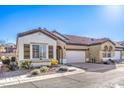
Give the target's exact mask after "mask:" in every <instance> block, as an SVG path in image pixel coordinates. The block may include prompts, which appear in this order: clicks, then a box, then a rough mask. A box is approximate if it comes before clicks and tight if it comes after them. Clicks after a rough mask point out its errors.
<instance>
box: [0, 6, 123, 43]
mask: <svg viewBox="0 0 124 93" xmlns="http://www.w3.org/2000/svg"><path fill="white" fill-rule="evenodd" d="M123 24H124V6H53V5H52V6H47V5H46V6H2V5H1V6H0V31H1V33H0V40H6V41H8V42H15V41H16V35H17V33H19V32H24V31H27V30H31V29H35V28H38V27H41V28H47V29H48V30H50V31H52V30H56V31H58V32H60V33H62V34H73V35H80V36H86V37H94V38H103V37H107V38H110V39H112V40H114V41H122V40H124V25H123Z"/></svg>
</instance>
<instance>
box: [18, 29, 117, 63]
mask: <svg viewBox="0 0 124 93" xmlns="http://www.w3.org/2000/svg"><path fill="white" fill-rule="evenodd" d="M115 48H116V45H115V43H114V42H112V41H111V40H110V39H108V38H102V39H94V38H87V37H81V36H75V35H62V34H60V33H58V32H56V31H53V32H50V31H48V30H46V29H41V28H39V29H34V30H31V31H27V32H23V33H19V34H18V36H17V59H18V61H19V62H20V61H23V60H26V59H30V60H32V62H34V63H35V62H36V63H42V62H45V61H46V60H49V59H52V58H54V59H58V60H59V62H60V63H84V62H94V63H101V62H102V61H106V60H108V59H113V58H114V55H115Z"/></svg>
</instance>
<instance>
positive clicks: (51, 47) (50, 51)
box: [48, 45, 53, 59]
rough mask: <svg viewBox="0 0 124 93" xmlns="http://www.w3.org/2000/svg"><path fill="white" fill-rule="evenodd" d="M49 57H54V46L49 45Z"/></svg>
mask: <svg viewBox="0 0 124 93" xmlns="http://www.w3.org/2000/svg"><path fill="white" fill-rule="evenodd" d="M48 54H49V58H50V59H52V58H53V46H51V45H50V46H49V53H48Z"/></svg>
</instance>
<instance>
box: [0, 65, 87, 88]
mask: <svg viewBox="0 0 124 93" xmlns="http://www.w3.org/2000/svg"><path fill="white" fill-rule="evenodd" d="M71 68H72V67H71ZM73 69H75V71H72V72H64V73H56V74H50V75H43V76H34V77H27V75H21V76H16V77H11V78H6V79H1V80H0V87H2V86H7V85H15V84H21V83H25V82H33V81H39V80H45V79H51V78H56V77H62V76H67V75H73V74H79V73H84V72H85V71H84V70H82V69H79V68H76V67H73Z"/></svg>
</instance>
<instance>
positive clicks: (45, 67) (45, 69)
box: [40, 66, 49, 73]
mask: <svg viewBox="0 0 124 93" xmlns="http://www.w3.org/2000/svg"><path fill="white" fill-rule="evenodd" d="M48 70H49V68H48V67H47V66H43V67H41V68H40V72H41V73H42V72H43V73H45V72H48Z"/></svg>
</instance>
